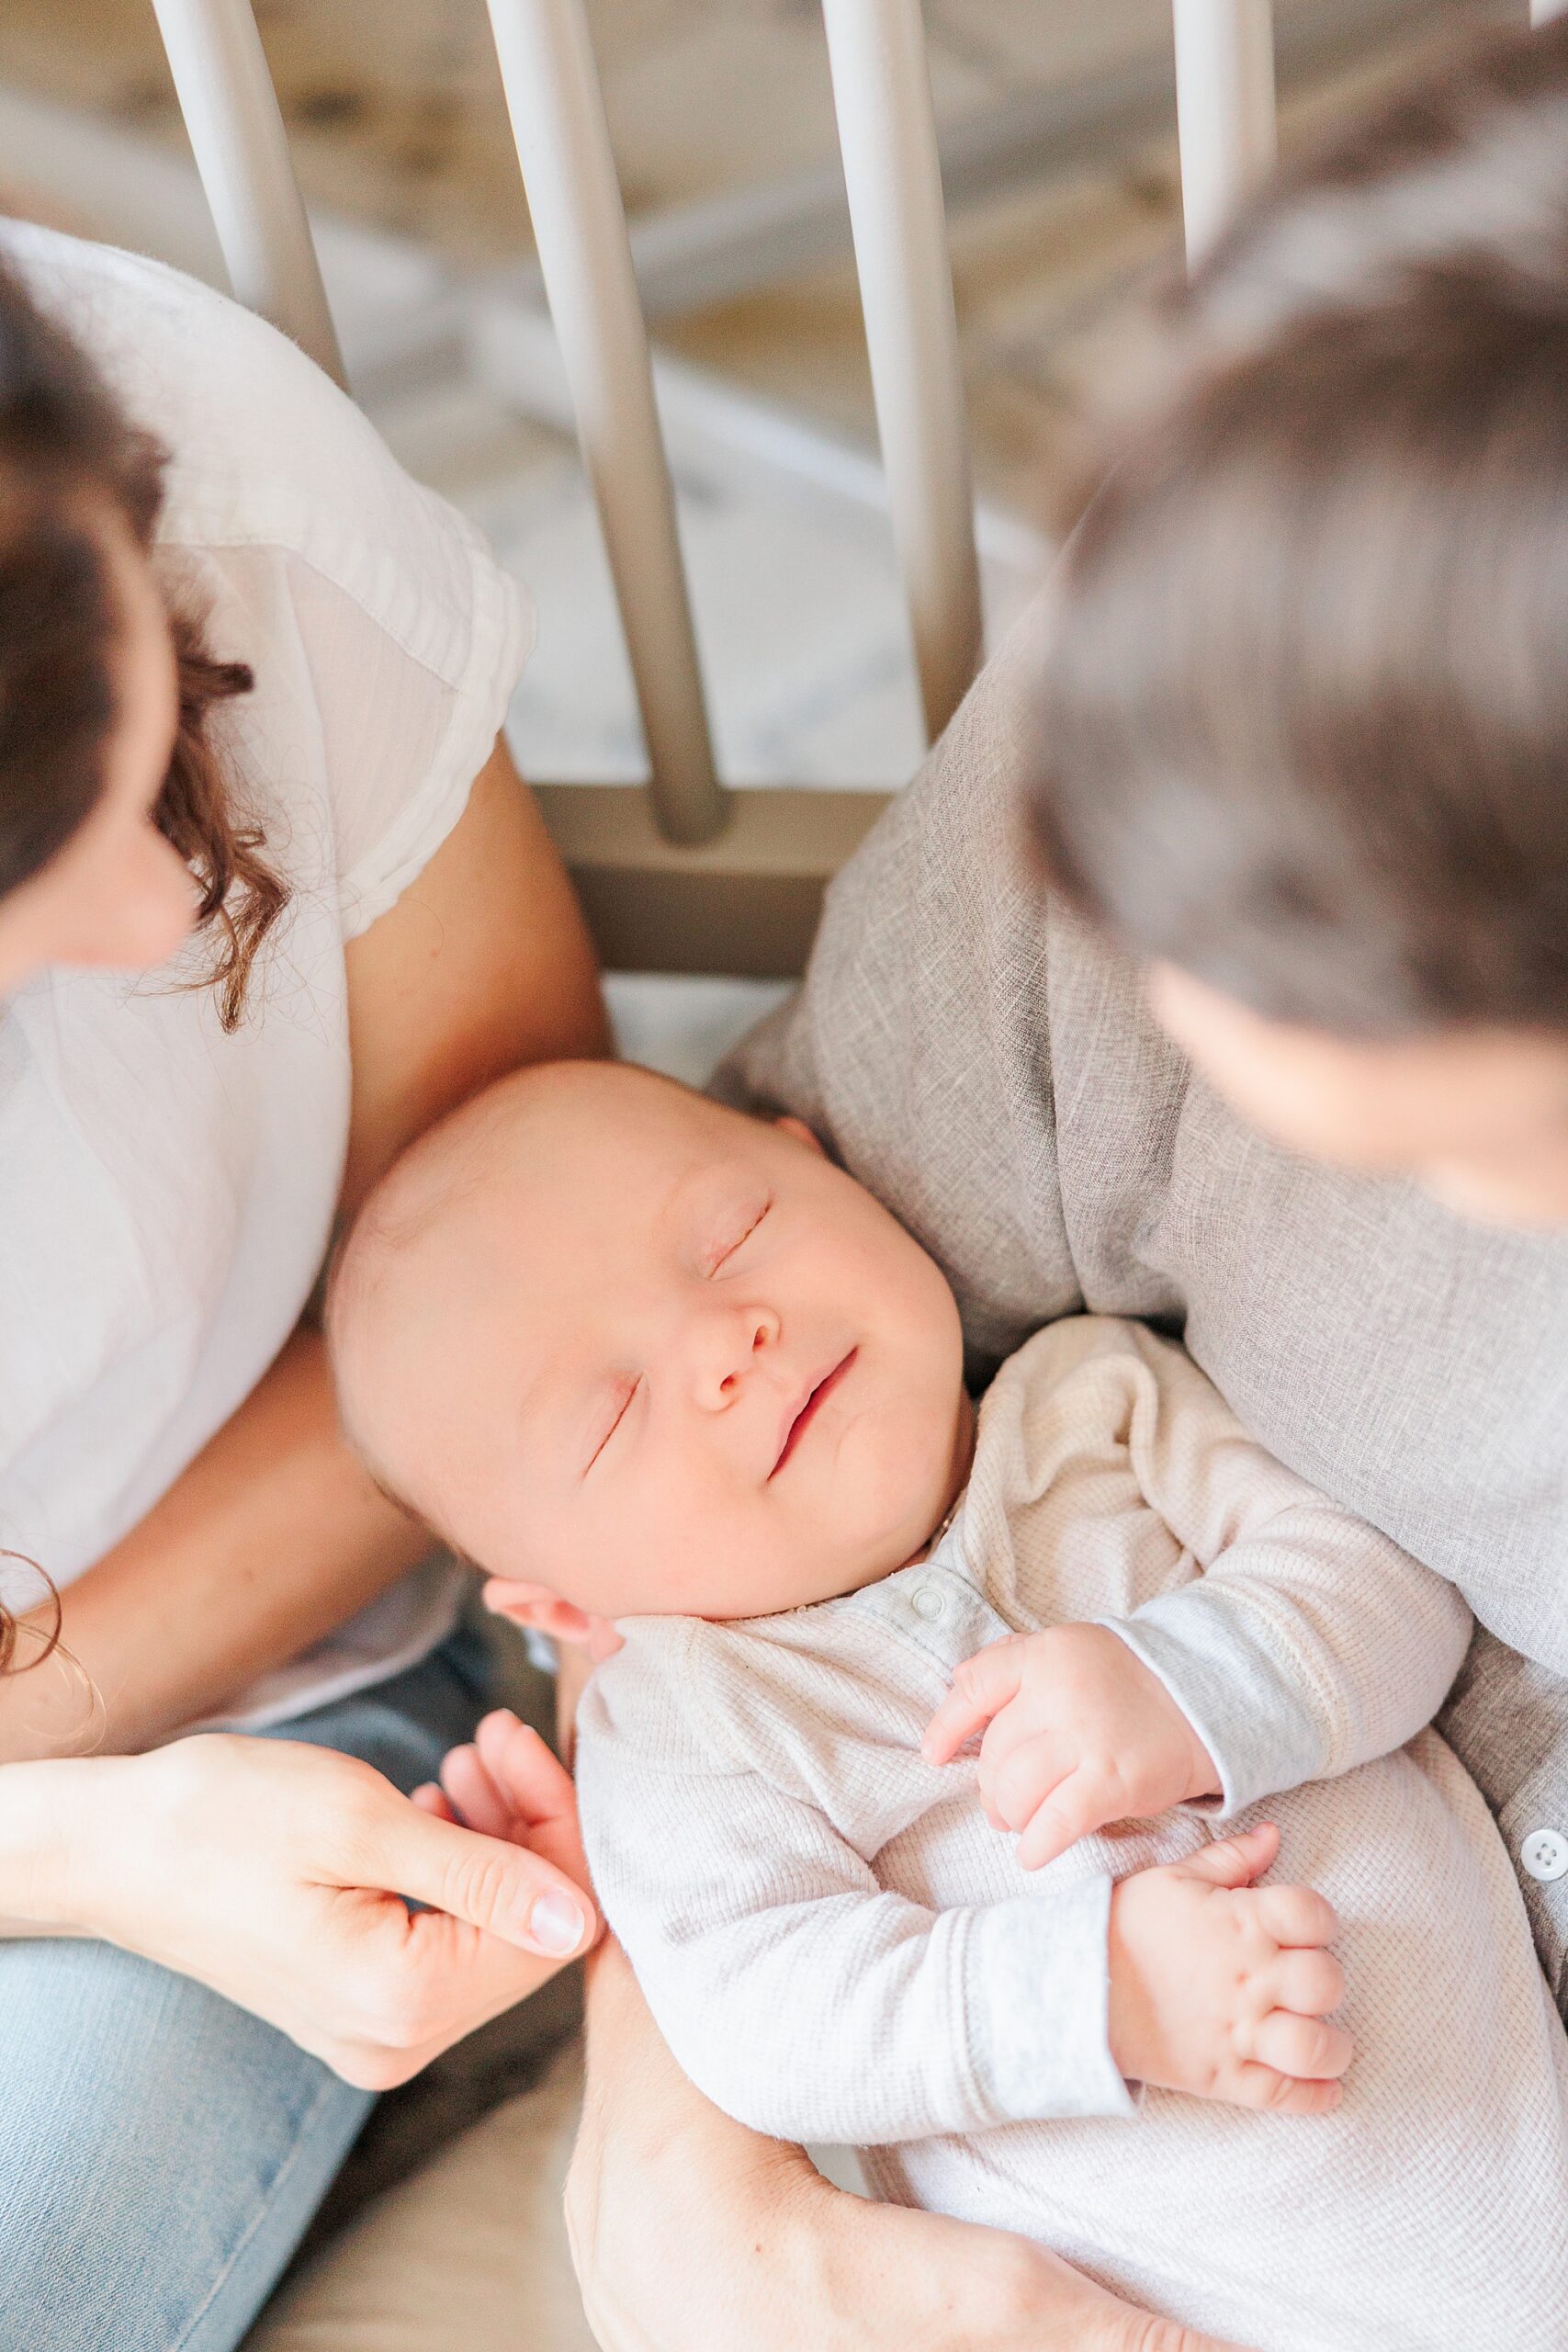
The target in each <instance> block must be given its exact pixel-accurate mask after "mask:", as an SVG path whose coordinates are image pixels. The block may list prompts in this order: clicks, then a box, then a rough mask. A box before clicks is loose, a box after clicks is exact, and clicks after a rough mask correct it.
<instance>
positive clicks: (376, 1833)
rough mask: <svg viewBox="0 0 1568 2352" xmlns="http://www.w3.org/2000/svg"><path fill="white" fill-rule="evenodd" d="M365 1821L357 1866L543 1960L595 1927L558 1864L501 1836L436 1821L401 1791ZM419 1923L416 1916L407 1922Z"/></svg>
mask: <svg viewBox="0 0 1568 2352" xmlns="http://www.w3.org/2000/svg"><path fill="white" fill-rule="evenodd" d="M388 1795H389V1799H391V1800H392V1801H391V1802H390V1803H389V1804H388V1806H387V1807H385V1808H384V1809H382V1811H381V1812H380V1813H379V1815H378V1817H377V1819H376V1821H375V1823H374V1825H373V1826H371V1827H370V1833H369V1837H368V1839H367V1846H368V1851H367V1854H366V1856H365V1858H364V1862H363V1863H362V1867H365V1868H367V1871H368V1872H370V1873H373V1876H368V1877H367V1880H366V1882H365V1883H368V1884H373V1885H378V1886H382V1887H385V1888H387V1889H388V1890H389V1891H395V1892H396V1893H398V1894H402V1895H407V1896H409V1897H411V1898H412V1900H413V1901H414V1902H417V1903H425V1904H429V1905H432V1906H433V1908H434V1910H435V1911H438V1912H445V1913H446V1914H447V1915H448V1916H449V1917H452V1918H454V1919H457V1920H461V1921H464V1922H466V1923H467V1924H468V1926H470V1927H474V1928H479V1929H481V1930H482V1931H483V1932H484V1933H485V1934H487V1935H491V1936H498V1937H500V1938H501V1939H502V1941H503V1942H505V1943H509V1944H513V1945H515V1946H517V1947H518V1948H519V1949H520V1950H521V1951H530V1952H536V1953H537V1954H538V1955H539V1956H540V1957H541V1958H543V1959H547V1960H554V1961H560V1960H570V1958H572V1957H573V1955H574V1954H576V1953H577V1952H580V1951H587V1949H588V1947H589V1945H590V1944H591V1943H592V1940H593V1938H594V1936H595V1935H596V1933H597V1932H598V1924H599V1923H598V1918H597V1915H596V1914H595V1912H594V1909H593V1905H592V1902H591V1900H590V1898H589V1897H588V1896H587V1895H585V1894H583V1893H582V1891H581V1888H580V1887H579V1886H577V1885H575V1884H574V1883H573V1882H572V1880H571V1879H570V1877H569V1876H568V1875H567V1873H566V1871H563V1870H558V1869H557V1868H556V1866H555V1864H554V1863H553V1862H548V1861H546V1860H544V1858H543V1856H541V1855H539V1854H536V1853H534V1852H532V1851H531V1850H530V1849H528V1848H527V1847H526V1846H514V1845H512V1844H510V1843H509V1842H508V1841H507V1840H506V1839H504V1838H490V1837H481V1836H480V1835H479V1834H478V1833H477V1832H476V1831H474V1830H471V1829H462V1828H459V1827H457V1826H456V1825H454V1824H453V1823H451V1822H449V1821H440V1820H437V1819H435V1818H434V1815H431V1814H428V1813H425V1812H423V1811H422V1810H421V1809H419V1808H418V1807H416V1806H413V1805H409V1804H404V1803H403V1801H402V1800H401V1798H395V1799H393V1798H392V1792H390V1791H389V1792H388ZM411 1924H412V1925H416V1926H417V1924H418V1923H417V1921H415V1922H412V1923H411Z"/></svg>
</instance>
